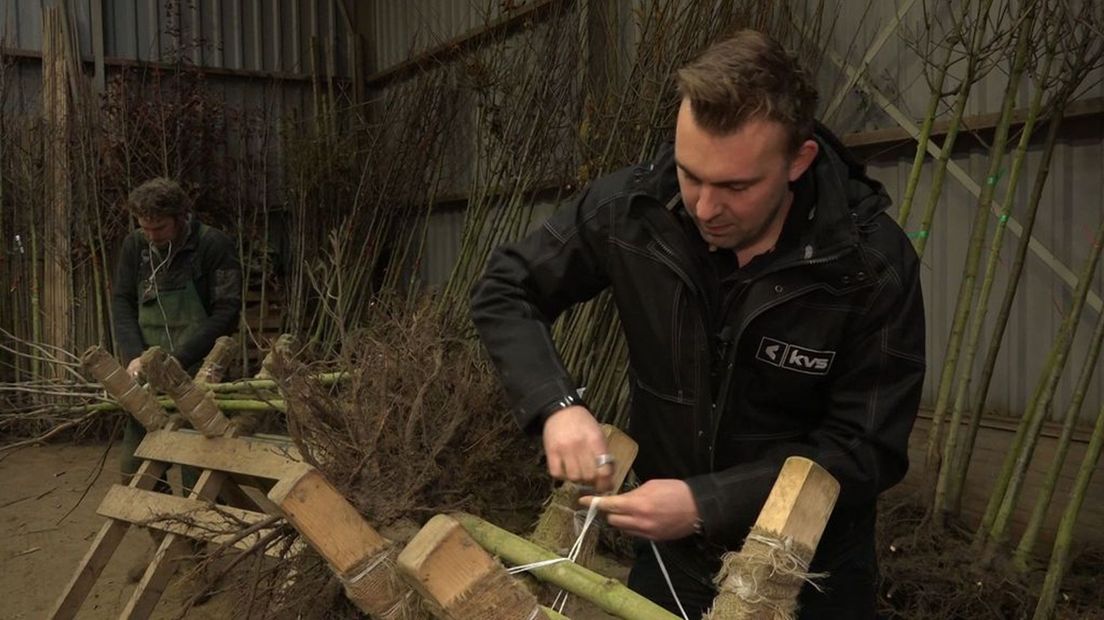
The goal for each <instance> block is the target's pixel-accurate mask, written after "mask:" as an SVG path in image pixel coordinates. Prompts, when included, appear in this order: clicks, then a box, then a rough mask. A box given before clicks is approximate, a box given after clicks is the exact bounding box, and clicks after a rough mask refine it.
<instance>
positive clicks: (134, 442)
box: [111, 178, 242, 494]
mask: <svg viewBox="0 0 1104 620" xmlns="http://www.w3.org/2000/svg"><path fill="white" fill-rule="evenodd" d="M127 208H128V209H129V210H130V212H131V214H132V215H133V216H134V217H135V218H136V219H137V220H138V225H139V227H140V228H139V229H138V230H135V231H133V232H131V233H130V234H129V235H128V236H127V238H126V240H125V241H123V247H122V250H121V252H120V255H119V262H118V265H117V267H116V270H115V280H114V282H113V286H112V295H111V309H112V314H113V320H114V324H115V337H116V340H117V342H118V345H119V351H118V353H119V356H120V357H121V358H122V362H123V364H125V365H126V368H127V372H129V373H130V374H131V376H134V377H138V376H139V375H140V374H141V372H142V368H141V359H140V357H139V356H141V355H142V352H143V351H145V350H146V349H148V348H149V347H152V346H159V347H161V348H162V349H164V350H165V351H167V352H168V353H170V354H171V355H172V356H173V357H175V358H176V359H177V361H179V362H180V365H181V366H182V367H184V368H185V369H186V370H188V371H189V373H194V372H195V371H196V370H197V369H198V368H199V365H200V363H202V361H203V358H204V356H206V355H207V353H208V352H209V351H210V350H211V347H212V346H214V344H215V340H216V339H217V338H218V337H219V336H226V335H230V334H233V333H234V332H235V331H237V327H238V313H239V308H240V306H241V288H242V287H241V268H240V266H239V263H238V255H237V250H236V249H235V245H234V241H233V240H232V239H231V238H230V237H229V236H228V235H227V234H226V233H224V232H222V231H220V230H217V229H215V228H212V227H210V226H207V225H205V224H201V223H200V222H199V221H198V220H197V219H196V218H195V217H193V216H192V210H191V200H190V199H189V198H188V196H187V194H185V193H184V190H183V189H181V187H180V185H179V184H178V183H177V182H176V181H173V180H171V179H165V178H157V179H153V180H150V181H147V182H145V183H143V184H142V185H140V186H139V187H138V188H137V189H135V190H134V191H132V192H131V193H130V195H129V196H128V198H127ZM145 434H146V431H145V429H144V428H143V427H142V425H141V424H139V423H138V421H137V420H135V419H134V418H133V417H129V416H128V417H127V421H126V428H125V431H124V433H123V454H122V462H121V463H120V467H121V470H122V474H123V481H124V484H125V483H126V481H128V480H129V479H130V476H132V475H133V474H134V472H135V471H137V470H138V465H139V461H138V459H135V458H134V450H135V449H136V448H137V447H138V444H139V443H140V442H141V441H142V437H144V436H145ZM196 478H197V472H196V471H195V470H191V469H188V468H185V469H184V471H183V480H184V487H185V489H184V491H185V494H187V492H188V491H189V490H190V489H191V488H192V487H193V486H194V485H195V481H196Z"/></svg>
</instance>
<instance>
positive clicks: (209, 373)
mask: <svg viewBox="0 0 1104 620" xmlns="http://www.w3.org/2000/svg"><path fill="white" fill-rule="evenodd" d="M237 348H238V342H237V340H236V339H234V338H231V337H230V336H219V337H218V339H217V340H215V344H214V346H213V347H211V350H210V351H209V352H208V353H207V357H205V358H203V364H202V365H201V366H200V367H199V370H198V371H196V374H195V382H196V383H197V384H199V385H203V386H206V385H207V384H210V383H218V382H219V381H222V377H223V376H224V375H225V374H226V369H227V368H228V367H229V366H230V364H233V363H234V358H235V357H236V356H237V353H238V351H237Z"/></svg>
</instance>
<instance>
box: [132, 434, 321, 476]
mask: <svg viewBox="0 0 1104 620" xmlns="http://www.w3.org/2000/svg"><path fill="white" fill-rule="evenodd" d="M134 455H135V456H137V457H138V458H142V459H149V460H153V461H166V462H170V463H179V464H181V465H189V466H191V467H196V468H199V469H217V470H220V471H225V472H229V473H232V474H242V475H246V476H253V477H255V478H262V479H266V480H279V479H280V478H283V477H285V476H293V475H296V474H297V473H300V472H302V471H304V470H305V469H306V468H307V467H308V466H307V465H306V464H305V463H303V462H302V457H301V456H300V455H299V451H298V450H297V449H296V448H295V446H291V445H283V444H281V443H278V442H273V441H264V440H258V439H252V438H230V437H209V438H208V437H204V436H203V435H200V434H198V433H176V432H168V431H154V432H152V433H149V434H147V435H146V437H145V439H143V440H142V443H141V444H139V445H138V449H137V450H135V451H134Z"/></svg>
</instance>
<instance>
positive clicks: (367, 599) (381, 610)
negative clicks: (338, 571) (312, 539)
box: [338, 545, 430, 620]
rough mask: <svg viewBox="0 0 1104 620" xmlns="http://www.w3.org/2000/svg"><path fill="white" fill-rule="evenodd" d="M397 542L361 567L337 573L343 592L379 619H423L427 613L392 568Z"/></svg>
mask: <svg viewBox="0 0 1104 620" xmlns="http://www.w3.org/2000/svg"><path fill="white" fill-rule="evenodd" d="M398 555H399V547H398V545H390V546H389V547H387V549H385V550H384V551H382V552H381V553H379V554H377V555H375V556H372V557H371V558H369V559H368V560H366V561H365V562H363V563H361V565H360V566H358V567H356V568H354V569H352V570H350V571H349V572H347V573H346V574H344V575H338V578H339V579H340V580H341V584H342V585H343V586H344V587H345V595H346V596H348V597H349V600H350V601H352V602H353V603H354V604H356V606H357V608H358V609H360V610H361V611H363V612H364V613H366V614H368V615H369V616H371V617H373V618H380V619H382V620H423V619H426V618H429V617H430V615H429V614H428V613H427V612H425V611H424V610H422V608H421V605H420V600H419V598H418V597H417V596H415V595H413V594H412V593H413V590H412V589H411V588H410V586H409V585H407V584H406V582H405V581H403V580H402V577H400V576H399V573H398V571H397V569H396V568H395V558H396V557H398Z"/></svg>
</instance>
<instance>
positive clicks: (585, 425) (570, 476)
mask: <svg viewBox="0 0 1104 620" xmlns="http://www.w3.org/2000/svg"><path fill="white" fill-rule="evenodd" d="M606 450H607V447H606V436H605V434H603V433H602V427H601V426H599V425H598V421H597V420H595V419H594V416H593V415H591V413H590V411H589V410H587V408H586V407H582V406H579V405H575V406H573V407H565V408H563V409H560V410H559V411H557V412H556V413H553V414H552V415H551V416H549V418H548V419H547V420H546V421H545V422H544V453H545V455H546V456H547V457H548V473H549V474H551V475H552V477H553V478H556V479H558V480H570V481H571V482H576V483H579V484H587V485H591V486H593V487H594V488H595V489H597V490H598V492H599V493H604V492H606V491H608V490H610V487H612V486H613V481H612V480H611V477H612V476H613V465H612V464H610V463H607V464H605V465H602V466H601V467H599V466H598V456H599V455H601V454H606Z"/></svg>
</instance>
